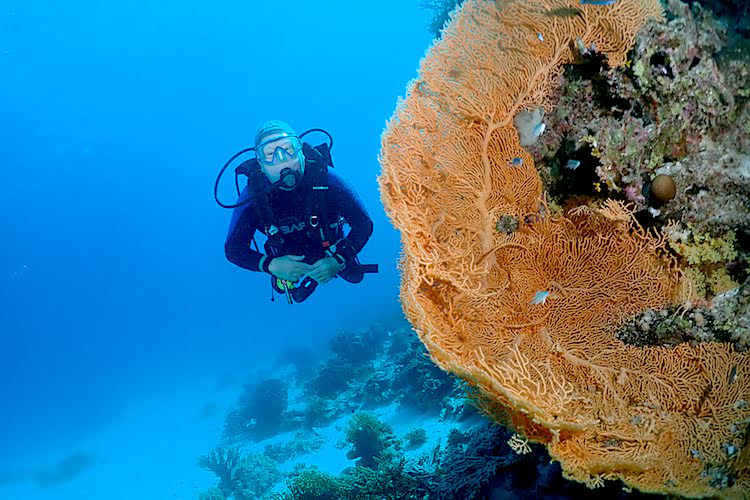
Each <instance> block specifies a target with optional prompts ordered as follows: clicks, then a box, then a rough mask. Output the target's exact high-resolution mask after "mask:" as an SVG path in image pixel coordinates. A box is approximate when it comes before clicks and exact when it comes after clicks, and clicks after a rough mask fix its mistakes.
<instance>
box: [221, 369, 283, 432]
mask: <svg viewBox="0 0 750 500" xmlns="http://www.w3.org/2000/svg"><path fill="white" fill-rule="evenodd" d="M287 406H288V387H287V384H286V383H285V382H284V381H282V380H281V379H277V378H270V379H265V380H260V381H258V382H255V383H250V384H246V385H245V387H244V390H243V392H242V394H241V395H240V397H239V399H238V401H237V404H236V405H235V407H234V408H232V409H231V410H230V411H229V412H228V414H227V417H226V420H225V423H224V439H225V440H232V439H237V438H249V439H254V440H260V439H263V438H264V437H267V436H270V435H272V434H274V433H276V432H278V431H279V429H280V428H281V426H282V423H283V422H284V413H285V412H286V411H287Z"/></svg>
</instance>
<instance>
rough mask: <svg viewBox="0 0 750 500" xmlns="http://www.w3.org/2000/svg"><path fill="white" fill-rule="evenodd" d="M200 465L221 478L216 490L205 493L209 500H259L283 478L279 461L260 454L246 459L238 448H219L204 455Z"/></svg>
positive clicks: (246, 456)
mask: <svg viewBox="0 0 750 500" xmlns="http://www.w3.org/2000/svg"><path fill="white" fill-rule="evenodd" d="M198 465H199V466H200V467H201V468H203V469H205V470H207V471H210V472H213V473H214V474H216V476H217V477H218V478H219V484H218V485H217V486H216V487H215V488H211V489H210V490H208V491H205V492H203V493H202V497H203V498H207V499H208V498H217V497H218V498H222V499H225V498H229V497H230V496H231V497H232V498H234V500H256V499H258V498H261V497H262V496H263V495H264V493H266V492H267V491H268V490H269V489H270V488H271V486H273V485H274V484H275V483H277V482H278V481H279V480H280V479H281V473H280V472H279V470H278V464H277V463H276V461H274V460H272V459H270V458H268V457H266V456H264V455H260V454H257V453H250V454H247V455H245V456H244V457H243V456H242V454H241V453H240V451H239V450H238V449H236V448H217V449H215V450H213V451H211V452H210V453H209V454H207V455H203V456H201V457H200V458H199V459H198ZM219 495H222V496H220V497H219Z"/></svg>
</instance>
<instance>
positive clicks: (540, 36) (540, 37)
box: [536, 33, 544, 42]
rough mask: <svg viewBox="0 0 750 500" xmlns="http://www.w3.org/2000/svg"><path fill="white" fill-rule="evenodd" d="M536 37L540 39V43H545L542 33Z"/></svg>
mask: <svg viewBox="0 0 750 500" xmlns="http://www.w3.org/2000/svg"><path fill="white" fill-rule="evenodd" d="M536 37H537V38H538V39H539V41H540V42H543V41H544V37H543V36H542V34H541V33H537V34H536Z"/></svg>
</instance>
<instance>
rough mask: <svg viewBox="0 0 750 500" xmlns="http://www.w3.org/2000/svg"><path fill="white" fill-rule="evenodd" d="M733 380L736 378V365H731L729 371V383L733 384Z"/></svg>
mask: <svg viewBox="0 0 750 500" xmlns="http://www.w3.org/2000/svg"><path fill="white" fill-rule="evenodd" d="M735 380H737V367H736V366H733V367H732V370H731V371H730V372H729V383H730V384H733V383H734V381H735Z"/></svg>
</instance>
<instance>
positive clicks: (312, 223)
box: [310, 215, 320, 227]
mask: <svg viewBox="0 0 750 500" xmlns="http://www.w3.org/2000/svg"><path fill="white" fill-rule="evenodd" d="M318 224H320V218H319V217H318V216H317V215H311V216H310V227H318Z"/></svg>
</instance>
